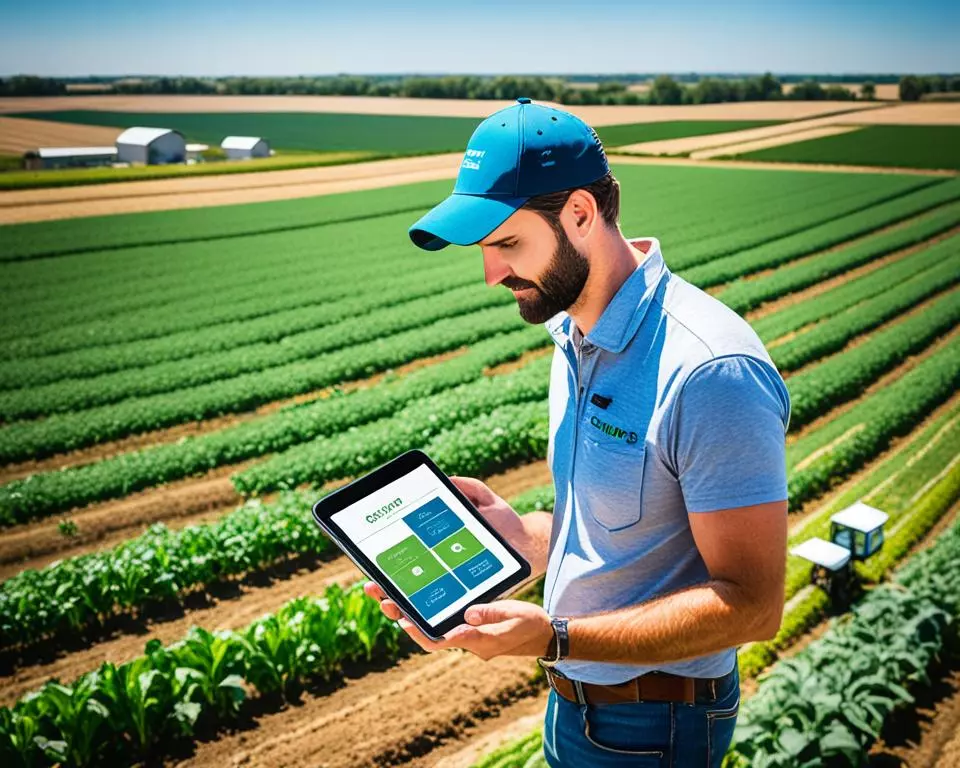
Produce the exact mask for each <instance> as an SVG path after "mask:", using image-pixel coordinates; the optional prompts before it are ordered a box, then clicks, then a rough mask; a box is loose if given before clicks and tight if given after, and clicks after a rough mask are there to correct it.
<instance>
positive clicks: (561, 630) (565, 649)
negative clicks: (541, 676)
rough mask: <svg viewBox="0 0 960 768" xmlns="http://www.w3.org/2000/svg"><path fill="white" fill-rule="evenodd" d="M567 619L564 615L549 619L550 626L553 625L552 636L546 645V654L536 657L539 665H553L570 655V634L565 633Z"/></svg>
mask: <svg viewBox="0 0 960 768" xmlns="http://www.w3.org/2000/svg"><path fill="white" fill-rule="evenodd" d="M567 621H568V619H567V618H566V617H565V616H557V617H554V618H552V619H550V626H551V627H553V638H552V639H551V640H550V645H549V646H548V647H547V654H546V655H545V656H538V657H537V663H538V664H539V665H540V666H541V667H553V666H555V665H556V664H557V662H560V661H562V660H563V659H565V658H567V656H569V655H570V636H569V635H568V634H567Z"/></svg>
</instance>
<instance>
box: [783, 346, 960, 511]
mask: <svg viewBox="0 0 960 768" xmlns="http://www.w3.org/2000/svg"><path fill="white" fill-rule="evenodd" d="M958 385H960V338H956V339H953V340H952V341H950V342H948V343H947V344H946V345H945V346H944V347H943V348H941V349H939V350H937V351H936V352H934V353H933V354H932V355H930V356H929V357H928V358H926V359H925V360H923V361H921V362H920V363H918V364H917V365H916V367H915V368H913V369H912V370H911V371H909V372H908V373H906V374H904V375H903V376H901V377H900V378H899V379H898V380H897V381H895V382H894V383H892V384H891V385H890V386H888V387H886V388H885V389H883V390H882V391H880V392H876V393H874V394H873V395H871V396H870V397H867V398H864V399H863V400H861V401H859V402H858V403H857V404H856V405H855V406H854V407H853V408H851V409H850V410H849V411H847V412H846V413H844V414H842V415H841V416H839V417H838V418H836V419H834V420H833V421H831V422H830V423H829V424H826V425H825V426H824V427H822V428H821V429H818V430H817V431H815V432H812V433H811V434H809V435H806V436H804V437H801V438H800V439H799V440H797V441H796V442H795V443H793V444H792V445H789V446H787V469H788V470H789V480H788V488H789V496H790V508H791V509H797V508H799V507H800V506H801V505H802V504H803V503H805V502H806V501H808V500H810V499H812V498H814V497H816V496H819V495H820V494H821V493H823V492H824V491H826V490H827V489H828V488H830V487H831V486H832V485H834V484H835V483H837V482H839V481H840V480H841V479H842V478H843V477H846V476H847V475H849V474H850V473H851V472H854V471H856V470H857V469H859V468H860V467H861V466H862V465H863V463H864V462H866V461H867V460H869V459H870V458H872V457H873V456H875V455H877V453H879V452H880V451H881V450H883V448H885V447H886V446H887V445H888V444H889V442H890V440H892V439H893V438H894V437H897V436H898V435H902V434H905V433H906V432H908V431H910V429H911V428H912V427H913V426H914V425H916V424H917V423H918V422H919V421H920V420H921V419H922V418H923V417H924V416H925V415H926V414H927V413H929V412H930V411H931V410H932V409H933V408H935V407H936V406H938V405H939V404H940V403H942V402H944V401H945V400H946V399H947V398H949V397H950V396H952V395H953V394H954V393H955V392H956V390H957V387H958Z"/></svg>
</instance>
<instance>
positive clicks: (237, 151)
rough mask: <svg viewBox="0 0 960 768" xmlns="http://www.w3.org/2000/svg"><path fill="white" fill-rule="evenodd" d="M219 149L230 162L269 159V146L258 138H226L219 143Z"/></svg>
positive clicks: (264, 140)
mask: <svg viewBox="0 0 960 768" xmlns="http://www.w3.org/2000/svg"><path fill="white" fill-rule="evenodd" d="M220 148H221V149H222V150H223V151H224V152H225V153H226V155H227V158H228V159H230V160H243V159H246V158H250V157H270V145H269V144H268V143H267V140H266V139H263V138H261V137H259V136H227V137H226V138H225V139H224V140H223V141H222V142H220Z"/></svg>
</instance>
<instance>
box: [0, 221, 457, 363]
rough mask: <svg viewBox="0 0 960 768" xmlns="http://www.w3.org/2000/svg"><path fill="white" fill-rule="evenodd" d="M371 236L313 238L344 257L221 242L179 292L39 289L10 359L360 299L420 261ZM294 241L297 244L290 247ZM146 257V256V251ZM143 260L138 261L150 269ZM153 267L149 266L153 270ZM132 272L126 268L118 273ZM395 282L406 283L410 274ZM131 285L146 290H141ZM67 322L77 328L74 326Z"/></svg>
mask: <svg viewBox="0 0 960 768" xmlns="http://www.w3.org/2000/svg"><path fill="white" fill-rule="evenodd" d="M400 220H401V219H399V218H396V219H393V218H387V219H383V220H380V221H379V222H378V225H379V227H380V228H379V229H378V230H376V232H377V233H379V237H380V238H381V239H382V238H383V237H384V236H385V235H386V233H388V232H392V231H393V230H394V228H395V227H396V225H397V224H398V223H399V221H400ZM404 220H405V219H404ZM355 226H359V225H355ZM364 232H365V236H364V238H363V239H361V240H360V241H359V242H356V243H355V242H353V240H356V239H357V235H356V233H353V232H351V231H347V232H344V233H340V232H337V231H333V232H326V231H324V232H323V233H313V237H315V238H319V236H320V234H323V235H326V237H327V238H329V240H330V241H331V242H335V243H336V248H335V249H333V248H330V246H329V244H328V243H327V241H321V242H319V243H311V242H310V241H309V240H305V235H304V234H303V233H296V234H297V235H298V237H299V239H300V242H297V240H296V239H295V238H293V236H292V235H289V234H288V235H285V236H283V237H280V236H276V235H275V236H271V237H270V238H268V239H267V242H260V240H261V239H262V238H252V240H253V242H246V241H241V242H238V243H231V244H230V245H229V247H228V248H225V247H224V246H223V244H220V243H217V244H216V245H217V246H218V247H217V248H216V250H215V251H214V255H215V256H217V257H218V258H217V260H216V261H212V263H211V264H210V265H209V267H208V268H204V269H201V268H200V266H199V265H198V264H196V263H193V262H189V263H186V264H182V265H180V269H181V271H182V274H178V275H177V277H178V278H179V281H178V282H175V283H170V284H169V285H168V284H167V282H169V281H159V280H158V281H157V283H158V284H155V283H154V282H152V281H146V280H145V279H144V278H143V277H142V276H141V275H139V274H137V275H133V276H130V278H129V280H128V281H127V282H124V281H123V280H122V279H120V278H119V277H118V276H116V275H112V276H111V275H106V276H104V277H103V278H101V279H100V280H99V281H91V283H92V284H91V285H90V286H89V288H87V289H84V288H82V287H81V286H79V285H78V286H71V289H72V290H73V291H75V293H74V294H70V295H68V296H65V297H61V296H59V295H58V294H57V293H56V292H52V291H50V290H49V289H47V288H46V286H45V285H43V284H42V283H41V285H40V286H38V288H39V289H43V293H41V294H40V295H39V296H37V297H30V298H29V299H27V298H24V299H22V300H21V301H19V302H15V301H11V302H10V303H8V304H7V305H5V310H4V312H5V314H4V317H3V319H4V323H5V324H4V326H3V327H2V329H0V338H2V339H4V341H3V342H2V343H0V355H2V356H3V357H5V358H11V357H12V358H16V359H18V358H20V357H35V356H39V355H45V354H53V353H56V352H64V351H70V350H73V349H80V348H84V347H90V346H99V345H103V344H111V343H122V342H128V341H135V340H138V339H145V338H154V337H157V336H162V335H166V334H170V333H175V332H177V331H183V330H190V329H202V328H205V327H207V326H209V325H213V324H216V323H222V322H230V321H235V320H244V319H252V318H256V317H262V316H264V315H267V314H272V313H276V312H282V311H287V310H290V309H294V308H296V307H302V306H307V305H311V304H317V303H321V302H324V301H331V300H333V301H336V300H340V299H343V298H347V297H351V296H357V295H359V293H358V292H362V293H368V292H369V290H371V289H372V290H375V287H376V284H377V283H383V282H384V280H385V278H386V277H387V275H386V274H385V271H384V269H383V263H384V260H387V261H399V260H402V259H404V258H405V257H406V258H407V259H408V260H409V256H410V254H409V253H405V252H404V250H405V249H404V248H403V247H402V246H399V245H397V244H390V245H384V244H382V243H380V242H378V240H377V238H376V237H375V236H374V233H370V232H367V231H366V230H364ZM286 240H292V241H293V243H294V244H291V245H287V244H285V242H284V241H286ZM205 245H208V244H205ZM144 250H147V251H151V250H158V249H144ZM160 250H161V251H162V252H160V253H157V254H156V255H155V258H156V260H157V261H159V262H160V263H162V264H166V263H167V262H169V261H173V262H175V263H178V261H179V260H177V259H175V258H174V257H175V256H176V255H177V253H176V251H177V250H178V249H176V248H175V247H171V246H165V247H164V248H162V249H160ZM171 250H174V251H175V252H173V253H171V252H170V251H171ZM198 251H200V252H199V253H198ZM275 252H276V255H274V254H275ZM224 253H227V254H229V256H230V257H232V260H231V262H230V263H229V265H224V264H223V263H222V261H223V258H224V257H223V254H224ZM248 253H249V254H250V255H251V257H252V258H253V261H252V262H251V263H249V264H246V265H245V264H243V263H236V262H238V261H239V262H242V261H243V259H244V257H246V256H247V254H248ZM265 253H267V254H270V258H269V260H268V263H269V269H265V267H264V262H265V259H264V254H265ZM137 254H138V257H139V250H138V251H137ZM187 254H188V255H193V256H194V257H195V259H197V260H201V263H202V259H203V258H204V257H205V255H206V254H205V253H204V252H203V251H201V250H200V248H199V246H194V247H192V248H190V249H187ZM138 257H134V256H130V257H129V258H130V260H131V261H133V262H135V263H140V258H138ZM54 263H55V264H59V261H55V262H54ZM152 263H153V262H150V264H152ZM150 264H144V265H143V267H144V270H146V269H147V267H148V266H150ZM126 266H127V265H126V264H124V263H122V262H121V263H120V264H118V265H117V268H118V270H119V268H120V267H126ZM470 266H471V265H470V264H469V263H466V262H460V263H456V262H454V261H451V260H450V259H446V260H443V259H440V258H437V256H436V255H435V254H430V253H426V252H424V257H423V258H418V259H416V260H415V261H412V263H410V265H409V266H408V267H407V268H406V269H405V270H404V274H403V275H402V277H411V276H412V275H413V274H415V273H420V274H423V275H424V278H425V282H428V281H429V280H430V279H431V277H430V276H431V274H435V275H436V276H437V277H436V278H435V279H437V280H439V281H442V280H443V275H444V274H445V273H450V274H458V273H461V274H462V273H464V272H470V271H471V269H470ZM127 268H129V267H127ZM2 271H3V270H2V268H0V272H2ZM208 272H212V274H208ZM224 272H225V274H224ZM321 276H322V279H320V278H321ZM111 277H112V279H111ZM393 277H394V278H395V279H399V277H400V276H397V275H393ZM181 281H185V282H181ZM78 282H79V281H78ZM131 284H135V285H136V290H134V286H133V285H131ZM214 287H215V290H216V294H217V301H215V302H211V301H210V292H211V289H213V288H214ZM121 289H123V290H121ZM61 320H63V321H64V322H69V323H70V326H69V327H68V328H64V326H63V324H62V323H60V321H61ZM58 323H59V324H58ZM58 331H60V332H61V333H63V338H62V339H59V338H58V336H57V332H58ZM27 337H30V340H29V342H28V340H27Z"/></svg>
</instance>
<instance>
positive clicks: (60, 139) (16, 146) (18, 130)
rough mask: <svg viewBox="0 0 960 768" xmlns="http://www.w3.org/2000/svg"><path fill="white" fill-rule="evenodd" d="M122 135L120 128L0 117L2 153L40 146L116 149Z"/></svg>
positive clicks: (17, 153)
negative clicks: (118, 139) (117, 141)
mask: <svg viewBox="0 0 960 768" xmlns="http://www.w3.org/2000/svg"><path fill="white" fill-rule="evenodd" d="M14 101H19V99H15V100H14ZM65 109H70V107H65ZM4 111H6V112H11V111H21V110H2V109H0V112H4ZM22 111H27V110H26V109H23V110H22ZM120 133H121V129H120V128H105V127H103V126H101V125H77V124H74V123H54V122H51V121H47V120H30V119H27V118H23V117H0V153H4V154H11V155H20V154H23V153H24V152H27V151H28V150H33V149H39V148H40V147H112V146H113V144H114V142H115V141H116V140H117V136H119V135H120Z"/></svg>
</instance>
